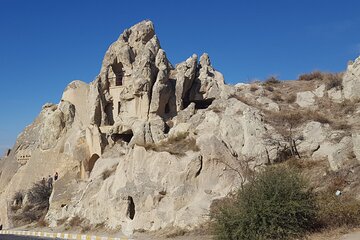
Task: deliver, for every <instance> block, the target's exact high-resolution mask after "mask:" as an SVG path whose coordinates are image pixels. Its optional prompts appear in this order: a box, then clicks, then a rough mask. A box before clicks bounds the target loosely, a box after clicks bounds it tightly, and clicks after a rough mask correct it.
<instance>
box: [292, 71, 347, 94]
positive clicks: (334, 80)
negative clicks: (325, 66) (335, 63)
mask: <svg viewBox="0 0 360 240" xmlns="http://www.w3.org/2000/svg"><path fill="white" fill-rule="evenodd" d="M342 78H343V73H327V72H320V71H314V72H311V73H305V74H302V75H300V76H299V78H298V80H299V81H313V80H319V81H322V82H324V83H325V88H326V90H330V89H332V88H337V89H342Z"/></svg>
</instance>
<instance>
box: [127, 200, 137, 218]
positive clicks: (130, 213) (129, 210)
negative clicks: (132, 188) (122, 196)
mask: <svg viewBox="0 0 360 240" xmlns="http://www.w3.org/2000/svg"><path fill="white" fill-rule="evenodd" d="M127 201H128V207H127V212H126V216H127V217H128V218H130V219H131V220H133V219H134V217H135V203H134V200H133V198H132V197H131V196H128V199H127Z"/></svg>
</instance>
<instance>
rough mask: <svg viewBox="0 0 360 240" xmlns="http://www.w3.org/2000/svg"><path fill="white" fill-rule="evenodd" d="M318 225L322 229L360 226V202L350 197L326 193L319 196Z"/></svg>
mask: <svg viewBox="0 0 360 240" xmlns="http://www.w3.org/2000/svg"><path fill="white" fill-rule="evenodd" d="M317 202H318V207H319V208H318V209H319V210H318V213H317V218H318V223H319V224H320V225H319V227H321V228H337V227H343V226H347V227H358V226H360V201H359V200H357V199H355V198H354V197H351V196H349V195H340V196H336V195H335V194H334V192H324V193H320V194H318V196H317Z"/></svg>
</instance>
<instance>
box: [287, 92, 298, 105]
mask: <svg viewBox="0 0 360 240" xmlns="http://www.w3.org/2000/svg"><path fill="white" fill-rule="evenodd" d="M295 101H296V95H295V94H294V93H293V94H290V95H289V96H287V98H286V102H287V103H289V104H291V103H294V102H295Z"/></svg>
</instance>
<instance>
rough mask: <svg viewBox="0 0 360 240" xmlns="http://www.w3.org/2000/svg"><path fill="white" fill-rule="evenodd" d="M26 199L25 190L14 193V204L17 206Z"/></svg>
mask: <svg viewBox="0 0 360 240" xmlns="http://www.w3.org/2000/svg"><path fill="white" fill-rule="evenodd" d="M23 200H24V192H23V191H17V192H16V193H15V194H14V197H13V205H15V206H21V205H22V203H23Z"/></svg>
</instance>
